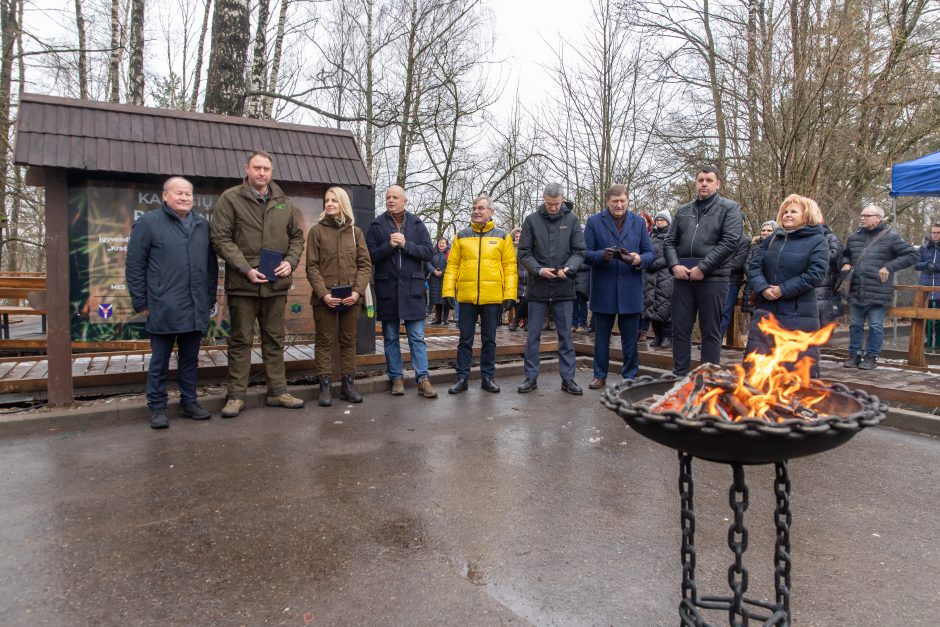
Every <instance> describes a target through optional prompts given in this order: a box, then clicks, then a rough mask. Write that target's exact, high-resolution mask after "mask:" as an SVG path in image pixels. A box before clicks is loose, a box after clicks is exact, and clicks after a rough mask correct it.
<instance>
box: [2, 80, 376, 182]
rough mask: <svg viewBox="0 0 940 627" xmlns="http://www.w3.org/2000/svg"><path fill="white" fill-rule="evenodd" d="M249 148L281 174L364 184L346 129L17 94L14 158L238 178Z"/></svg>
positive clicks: (362, 170) (300, 179)
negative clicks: (262, 153) (260, 152)
mask: <svg viewBox="0 0 940 627" xmlns="http://www.w3.org/2000/svg"><path fill="white" fill-rule="evenodd" d="M253 150H266V151H268V152H270V153H271V154H272V155H273V156H274V161H275V163H274V166H275V173H274V178H275V180H277V181H281V182H288V181H289V182H296V183H322V184H329V185H364V186H370V187H371V185H372V182H371V181H370V180H369V174H368V172H367V171H366V168H365V164H363V162H362V158H361V157H360V156H359V150H358V148H357V146H356V141H355V138H354V137H353V135H352V133H350V132H348V131H340V130H336V129H330V128H321V127H316V126H302V125H299V124H281V123H277V122H268V121H262V120H253V119H249V118H237V117H228V116H224V115H214V114H210V113H190V112H184V111H169V110H165V109H155V108H151V107H136V106H131V105H118V104H111V103H103V102H94V101H89V100H75V99H72V98H59V97H55V96H44V95H38V94H23V97H22V98H21V99H20V109H19V114H18V118H17V128H16V149H15V152H14V156H13V160H14V162H15V163H16V164H18V165H29V166H46V167H56V168H72V169H78V170H88V171H97V172H126V173H132V174H151V175H162V176H169V175H172V174H182V175H184V176H191V177H206V178H220V179H240V178H242V177H243V176H244V175H245V169H244V168H245V166H244V164H245V158H246V157H247V156H248V154H250V153H251V151H253Z"/></svg>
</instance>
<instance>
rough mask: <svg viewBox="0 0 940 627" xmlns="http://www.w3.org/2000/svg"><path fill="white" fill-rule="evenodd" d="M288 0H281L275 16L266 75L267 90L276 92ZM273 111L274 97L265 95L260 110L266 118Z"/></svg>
mask: <svg viewBox="0 0 940 627" xmlns="http://www.w3.org/2000/svg"><path fill="white" fill-rule="evenodd" d="M287 5H288V0H281V10H280V12H279V13H278V16H277V34H276V35H275V36H274V53H273V54H272V56H271V74H270V76H269V77H268V91H269V92H271V93H275V92H277V79H278V77H279V74H280V72H281V53H282V51H283V50H284V28H285V25H286V24H287ZM273 111H274V99H273V98H271V97H270V96H265V97H264V100H263V101H262V112H263V115H264V117H265V118H266V119H269V120H270V119H271V115H272V113H273Z"/></svg>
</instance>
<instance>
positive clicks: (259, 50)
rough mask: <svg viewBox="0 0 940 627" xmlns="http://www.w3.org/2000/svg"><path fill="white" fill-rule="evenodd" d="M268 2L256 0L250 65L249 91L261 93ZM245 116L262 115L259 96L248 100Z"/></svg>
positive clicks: (266, 37) (262, 88) (265, 59)
mask: <svg viewBox="0 0 940 627" xmlns="http://www.w3.org/2000/svg"><path fill="white" fill-rule="evenodd" d="M269 3H270V0H258V29H257V30H256V31H255V51H254V61H253V63H252V64H251V80H250V81H249V85H248V87H249V91H253V92H254V91H263V90H264V87H265V85H266V84H267V80H266V77H265V66H266V65H267V63H266V61H267V54H268V13H269V9H270V7H269ZM247 109H248V111H247V115H248V117H250V118H260V117H262V115H263V113H264V108H263V105H262V103H261V97H260V96H252V97H251V98H250V99H249V102H248V107H247Z"/></svg>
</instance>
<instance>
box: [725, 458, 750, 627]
mask: <svg viewBox="0 0 940 627" xmlns="http://www.w3.org/2000/svg"><path fill="white" fill-rule="evenodd" d="M731 468H732V470H733V472H734V483H733V484H732V485H731V488H730V489H729V490H728V502H729V503H730V505H731V509H733V510H734V523H732V525H731V526H730V527H729V528H728V547H729V548H730V549H731V550H732V551H733V552H734V564H732V565H731V566H729V567H728V586H729V587H730V588H731V591H732V593H733V594H734V598H733V599H732V601H731V607H730V608H729V610H728V622H729V624H730V625H732V627H742V626H743V625H746V624H747V619H748V615H747V613H746V612H745V610H744V593H745V592H747V569H746V568H745V567H744V552H745V551H747V527H745V526H744V512H746V511H747V506H748V502H749V499H748V490H747V485H746V484H745V483H744V466H743V465H741V464H732V466H731Z"/></svg>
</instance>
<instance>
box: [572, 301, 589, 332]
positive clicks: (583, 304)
mask: <svg viewBox="0 0 940 627" xmlns="http://www.w3.org/2000/svg"><path fill="white" fill-rule="evenodd" d="M577 298H578V299H577V300H576V301H575V302H574V321H573V322H572V323H571V326H573V327H575V328H577V327H587V325H588V299H587V296H584V295H583V294H578V296H577Z"/></svg>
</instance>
